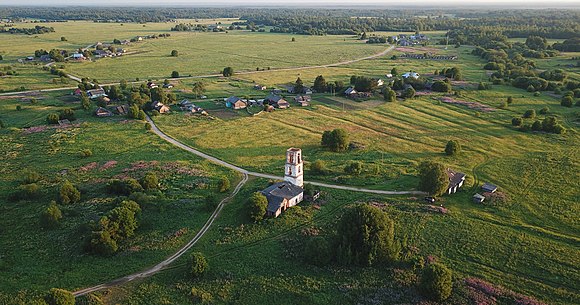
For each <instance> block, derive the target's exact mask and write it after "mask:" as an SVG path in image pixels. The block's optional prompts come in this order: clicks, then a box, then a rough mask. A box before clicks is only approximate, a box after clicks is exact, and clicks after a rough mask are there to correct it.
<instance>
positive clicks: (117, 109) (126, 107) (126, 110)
mask: <svg viewBox="0 0 580 305" xmlns="http://www.w3.org/2000/svg"><path fill="white" fill-rule="evenodd" d="M114 111H115V113H117V114H120V115H125V114H127V113H129V105H120V106H117V107H115V109H114Z"/></svg>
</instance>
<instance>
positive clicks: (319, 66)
mask: <svg viewBox="0 0 580 305" xmlns="http://www.w3.org/2000/svg"><path fill="white" fill-rule="evenodd" d="M394 48H395V46H389V47H388V48H386V49H385V50H384V51H381V52H379V53H375V54H373V55H370V56H366V57H361V58H356V59H351V60H346V61H341V62H336V63H331V64H326V65H315V66H302V67H291V68H279V69H271V70H264V71H241V72H236V75H248V74H257V73H267V72H279V71H295V70H305V69H317V68H332V67H338V66H344V65H348V64H352V63H355V62H359V61H363V60H368V59H373V58H377V57H381V56H385V55H387V54H388V53H389V52H391V51H392V50H393V49H394ZM51 64H54V63H50V64H49V65H51ZM67 76H68V78H70V79H72V80H74V81H76V82H79V83H80V82H81V78H80V77H78V76H74V75H71V74H69V73H67ZM220 76H222V74H221V73H216V74H205V75H195V76H185V77H179V78H168V80H170V81H171V80H184V79H199V78H214V77H220ZM129 83H131V84H138V83H141V81H135V82H129ZM118 84H119V82H115V83H106V84H101V86H112V85H118ZM76 88H77V87H63V88H52V89H39V90H27V91H15V92H5V93H0V96H9V95H19V94H30V93H35V92H51V91H60V90H74V89H76Z"/></svg>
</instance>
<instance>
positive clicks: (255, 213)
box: [248, 192, 268, 222]
mask: <svg viewBox="0 0 580 305" xmlns="http://www.w3.org/2000/svg"><path fill="white" fill-rule="evenodd" d="M267 207H268V199H266V196H264V195H263V194H262V193H260V192H255V193H253V194H252V196H251V197H250V199H248V215H249V216H250V219H252V220H253V221H254V222H259V221H261V220H262V219H264V215H266V208H267Z"/></svg>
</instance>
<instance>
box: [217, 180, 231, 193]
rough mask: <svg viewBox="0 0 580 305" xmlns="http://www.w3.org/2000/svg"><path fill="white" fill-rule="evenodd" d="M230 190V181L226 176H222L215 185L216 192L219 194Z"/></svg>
mask: <svg viewBox="0 0 580 305" xmlns="http://www.w3.org/2000/svg"><path fill="white" fill-rule="evenodd" d="M229 189H230V179H228V177H226V176H222V177H221V178H220V180H219V181H218V184H217V190H218V192H220V193H223V192H226V191H227V190H229Z"/></svg>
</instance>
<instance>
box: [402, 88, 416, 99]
mask: <svg viewBox="0 0 580 305" xmlns="http://www.w3.org/2000/svg"><path fill="white" fill-rule="evenodd" d="M415 93H416V92H415V89H413V87H409V88H407V89H405V91H404V92H403V97H404V98H413V97H415Z"/></svg>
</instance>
